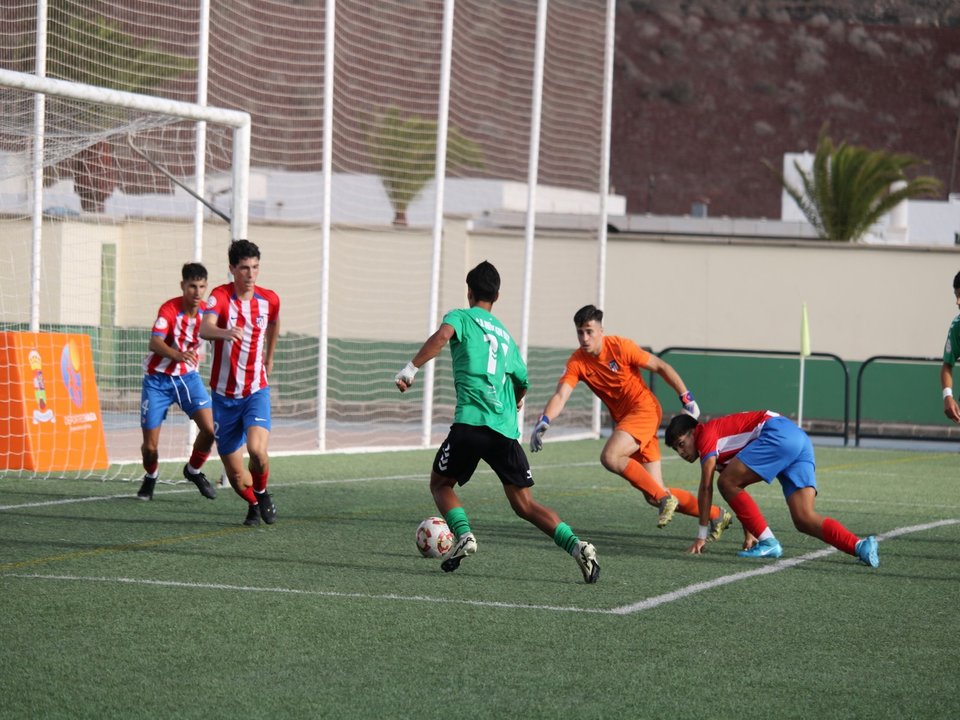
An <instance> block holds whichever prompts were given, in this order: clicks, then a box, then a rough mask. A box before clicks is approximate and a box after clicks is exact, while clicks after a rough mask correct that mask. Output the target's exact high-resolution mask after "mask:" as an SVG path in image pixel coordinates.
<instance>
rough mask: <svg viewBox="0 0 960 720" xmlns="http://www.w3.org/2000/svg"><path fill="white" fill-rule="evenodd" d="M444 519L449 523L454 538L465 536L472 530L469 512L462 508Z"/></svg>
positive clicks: (454, 509) (446, 514)
mask: <svg viewBox="0 0 960 720" xmlns="http://www.w3.org/2000/svg"><path fill="white" fill-rule="evenodd" d="M443 519H444V520H446V521H447V527H449V528H450V532H452V533H453V535H454V537H460V536H461V535H465V534H466V533H468V532H471V530H470V521H469V520H467V511H466V510H464V509H463V508H462V507H455V508H453V510H451V511H450V512H448V513H445V514H444V516H443Z"/></svg>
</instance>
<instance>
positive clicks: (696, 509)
mask: <svg viewBox="0 0 960 720" xmlns="http://www.w3.org/2000/svg"><path fill="white" fill-rule="evenodd" d="M667 490H669V491H670V494H671V495H673V496H674V497H675V498H676V499H677V501H678V502H679V503H680V504H679V505H678V506H677V510H679V511H680V512H682V513H683V514H684V515H689V516H691V517H695V518H698V517H700V503H699V502H697V496H696V495H694V494H693V493H692V492H689V491H687V490H683V489H681V488H667ZM718 517H720V508H718V507H717V506H716V505H711V506H710V519H711V520H716V519H717V518H718Z"/></svg>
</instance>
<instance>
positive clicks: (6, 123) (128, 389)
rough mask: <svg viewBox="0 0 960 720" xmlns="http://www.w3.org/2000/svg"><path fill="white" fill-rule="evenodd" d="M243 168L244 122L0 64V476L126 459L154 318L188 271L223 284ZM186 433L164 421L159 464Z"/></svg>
mask: <svg viewBox="0 0 960 720" xmlns="http://www.w3.org/2000/svg"><path fill="white" fill-rule="evenodd" d="M249 163H250V117H249V115H248V114H247V113H245V112H240V111H236V110H229V109H222V108H214V107H206V106H202V105H197V104H191V103H186V102H180V101H174V100H168V99H164V98H160V97H151V96H145V95H139V94H134V93H128V92H122V91H116V90H109V89H104V88H100V87H95V86H90V85H83V84H79V83H73V82H66V81H61V80H54V79H47V78H41V77H37V76H35V75H30V74H25V73H18V72H12V71H8V70H0V234H2V237H3V242H2V243H0V473H27V474H49V473H57V472H66V471H70V472H77V473H80V474H81V475H84V474H93V473H95V474H96V476H98V477H107V476H109V475H110V474H111V473H112V472H114V471H113V470H111V469H110V467H111V466H113V465H114V464H115V463H118V462H130V461H134V462H135V461H137V460H138V459H139V455H140V450H139V447H140V443H141V433H140V428H139V403H140V379H141V376H142V370H141V361H142V358H143V356H144V355H145V354H146V351H147V345H148V342H149V333H150V328H151V326H152V324H153V320H154V318H155V317H156V312H157V308H158V307H159V306H160V304H161V303H163V302H164V301H166V300H168V299H169V298H171V297H174V296H177V295H179V293H180V286H179V281H180V268H181V266H182V265H183V264H184V263H186V262H191V261H194V260H197V261H202V262H204V263H205V264H206V265H207V268H208V270H209V271H210V283H211V285H214V284H219V283H220V282H223V281H225V280H226V250H227V246H228V245H229V242H230V241H231V240H232V239H235V238H239V237H245V236H246V232H247V205H248V202H247V198H248V185H249V180H248V178H249ZM190 434H191V429H190V424H189V423H188V421H187V420H186V418H184V417H182V416H180V417H177V414H176V413H172V412H171V413H170V417H169V418H168V422H167V423H165V427H164V432H163V433H162V435H161V443H162V446H161V458H163V459H170V460H172V459H175V458H182V457H184V456H185V455H187V454H188V448H189V443H190ZM105 463H106V466H105Z"/></svg>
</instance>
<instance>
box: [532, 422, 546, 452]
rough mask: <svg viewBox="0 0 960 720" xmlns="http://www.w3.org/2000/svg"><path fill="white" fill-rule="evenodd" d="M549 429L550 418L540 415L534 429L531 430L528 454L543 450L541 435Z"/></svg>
mask: <svg viewBox="0 0 960 720" xmlns="http://www.w3.org/2000/svg"><path fill="white" fill-rule="evenodd" d="M549 427H550V418H548V417H547V416H546V415H541V416H540V418H539V419H538V420H537V425H536V427H534V428H533V434H532V435H531V436H530V452H540V450H541V449H543V434H544V433H545V432H546V431H547V428H549Z"/></svg>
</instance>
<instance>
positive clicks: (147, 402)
mask: <svg viewBox="0 0 960 720" xmlns="http://www.w3.org/2000/svg"><path fill="white" fill-rule="evenodd" d="M174 403H176V404H177V405H179V406H180V409H181V410H183V412H184V413H186V415H187V417H190V418H192V417H193V416H194V415H195V414H196V412H197V411H198V410H203V409H204V408H209V407H210V393H208V392H207V388H206V387H204V385H203V380H201V379H200V373H198V372H197V371H196V370H194V371H193V372H188V373H187V374H186V375H167V374H166V373H156V374H155V375H144V376H143V383H142V385H141V389H140V427H141V428H143V429H144V430H153V429H154V428H158V427H160V425H162V424H163V421H164V420H166V419H167V410H168V409H169V408H170V406H171V405H173V404H174Z"/></svg>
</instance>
